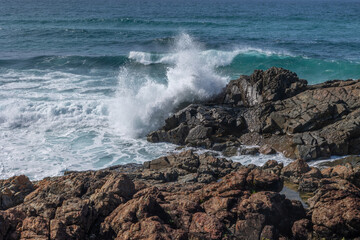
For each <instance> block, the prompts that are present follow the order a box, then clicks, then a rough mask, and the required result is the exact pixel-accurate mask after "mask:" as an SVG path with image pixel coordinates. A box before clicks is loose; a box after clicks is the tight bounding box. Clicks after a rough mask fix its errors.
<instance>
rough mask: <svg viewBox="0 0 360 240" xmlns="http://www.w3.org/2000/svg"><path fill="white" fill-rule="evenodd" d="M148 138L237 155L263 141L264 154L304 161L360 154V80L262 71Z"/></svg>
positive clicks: (188, 110) (234, 83)
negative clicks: (315, 80)
mask: <svg viewBox="0 0 360 240" xmlns="http://www.w3.org/2000/svg"><path fill="white" fill-rule="evenodd" d="M148 141H150V142H171V143H175V144H179V145H186V146H194V147H204V148H207V149H214V150H218V151H225V152H226V153H233V154H236V149H239V148H240V147H241V145H259V146H264V147H263V149H262V150H263V151H264V153H270V152H271V151H274V150H275V151H277V152H281V153H283V154H284V155H285V156H286V157H288V158H292V159H298V158H301V159H304V160H312V159H321V158H329V157H330V156H332V155H338V156H344V155H351V154H357V155H358V154H360V80H357V81H355V80H347V81H340V80H334V81H328V82H325V83H321V84H317V85H307V81H306V80H302V79H299V78H298V77H297V75H296V74H295V73H293V72H290V71H288V70H285V69H282V68H275V67H273V68H270V69H268V70H266V71H262V70H256V71H254V73H253V74H252V75H251V76H245V75H244V76H241V77H240V78H239V79H237V80H233V81H231V82H230V83H229V84H228V85H227V86H226V88H225V90H224V92H223V93H222V94H221V95H220V96H218V97H216V98H215V99H213V100H211V101H209V102H207V103H202V104H191V105H189V106H188V107H186V108H184V109H182V110H180V111H178V112H177V113H175V114H174V115H173V116H171V117H169V118H168V119H166V121H165V125H164V126H163V127H162V128H161V129H160V130H157V131H154V132H151V133H150V134H149V135H148Z"/></svg>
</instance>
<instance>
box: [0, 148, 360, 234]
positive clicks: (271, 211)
mask: <svg viewBox="0 0 360 240" xmlns="http://www.w3.org/2000/svg"><path fill="white" fill-rule="evenodd" d="M339 162H342V163H343V165H336V166H332V167H330V168H324V169H322V170H321V171H320V169H318V168H314V167H309V166H308V165H307V163H306V162H305V161H303V160H297V161H294V162H293V163H291V164H289V165H288V166H285V167H284V166H283V164H279V163H278V162H276V161H275V160H269V161H268V162H266V163H265V164H264V165H263V166H262V167H257V166H255V165H249V166H243V165H241V164H239V163H234V162H232V161H229V160H226V159H224V158H217V157H215V156H213V155H212V154H211V153H204V154H197V153H194V152H193V151H184V152H181V153H178V154H170V155H168V156H165V157H161V158H158V159H155V160H152V161H150V162H146V163H144V165H143V166H141V165H136V164H130V165H124V166H114V167H111V168H108V169H104V170H100V171H86V172H67V173H66V175H65V176H61V177H52V178H46V179H43V180H41V181H39V182H35V183H31V182H30V181H29V180H28V179H27V178H26V177H25V176H19V177H13V178H10V179H8V180H2V181H1V183H2V185H1V186H3V188H2V189H5V187H4V186H6V187H8V188H9V189H11V190H12V195H11V196H12V197H13V198H12V199H13V204H12V205H6V206H5V205H3V210H0V239H60V240H61V239H121V240H126V239H144V240H145V239H146V240H148V239H149V240H152V239H179V240H180V239H190V240H198V239H227V240H230V239H231V240H233V239H250V240H251V239H323V238H325V239H342V238H346V239H355V238H356V237H358V236H359V234H360V232H359V229H360V225H359V224H360V218H359V216H360V205H359V204H360V189H359V187H358V185H357V183H358V179H359V175H358V172H359V171H358V165H357V164H356V163H357V161H354V159H352V160H351V163H350V162H349V161H347V160H339ZM343 167H344V168H343ZM283 179H285V180H286V181H292V182H293V183H296V184H297V186H298V188H299V190H300V191H303V192H311V193H312V197H311V198H309V199H308V200H307V202H308V204H309V208H308V209H304V207H303V205H302V204H301V202H299V201H296V200H289V199H287V198H286V196H285V195H282V194H280V193H279V192H280V190H281V189H282V187H283ZM305 180H306V181H305ZM304 181H305V182H308V183H309V182H312V183H314V182H316V184H314V185H306V184H303V182H304ZM306 186H307V187H306ZM309 186H310V187H309ZM15 196H19V198H16V197H15ZM20 196H21V197H20ZM18 199H20V200H19V201H18Z"/></svg>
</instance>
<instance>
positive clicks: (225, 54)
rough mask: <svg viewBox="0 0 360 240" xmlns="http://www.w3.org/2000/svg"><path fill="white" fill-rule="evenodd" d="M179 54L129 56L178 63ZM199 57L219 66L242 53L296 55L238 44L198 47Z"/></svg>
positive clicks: (143, 61) (142, 60) (144, 61)
mask: <svg viewBox="0 0 360 240" xmlns="http://www.w3.org/2000/svg"><path fill="white" fill-rule="evenodd" d="M179 54H181V52H178V51H175V52H174V51H173V52H170V53H149V52H139V51H131V52H130V53H129V58H130V59H132V60H134V61H136V62H138V63H141V64H144V65H150V64H158V63H162V64H176V63H177V62H178V58H179ZM197 54H198V56H197V58H198V59H200V60H201V61H202V62H203V63H206V64H208V65H210V66H213V67H219V66H227V65H229V64H231V62H232V61H233V59H234V58H235V57H236V56H237V55H240V54H244V55H253V56H256V55H264V56H274V55H276V56H279V57H288V56H292V57H293V56H294V55H293V54H291V53H289V52H288V51H284V50H270V49H261V48H254V47H248V46H241V47H240V46H236V47H233V49H232V50H227V51H226V50H215V49H211V50H201V49H198V52H197Z"/></svg>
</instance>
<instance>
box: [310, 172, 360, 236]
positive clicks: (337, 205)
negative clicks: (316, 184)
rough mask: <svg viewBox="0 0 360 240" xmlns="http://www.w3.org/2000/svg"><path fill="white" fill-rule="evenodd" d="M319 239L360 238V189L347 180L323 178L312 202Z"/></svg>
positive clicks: (311, 208) (313, 220)
mask: <svg viewBox="0 0 360 240" xmlns="http://www.w3.org/2000/svg"><path fill="white" fill-rule="evenodd" d="M308 202H309V204H310V210H311V212H312V223H313V224H314V231H315V233H316V235H317V236H319V237H324V238H343V237H345V238H355V237H358V236H360V189H359V188H357V187H356V186H354V185H353V184H351V183H350V182H348V181H346V180H343V179H323V180H321V182H320V188H319V190H318V191H317V193H316V194H315V196H314V197H312V198H310V199H309V200H308Z"/></svg>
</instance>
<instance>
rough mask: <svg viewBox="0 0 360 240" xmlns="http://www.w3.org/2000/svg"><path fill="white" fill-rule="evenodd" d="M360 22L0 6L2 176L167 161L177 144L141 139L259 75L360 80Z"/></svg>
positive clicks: (173, 9)
mask: <svg viewBox="0 0 360 240" xmlns="http://www.w3.org/2000/svg"><path fill="white" fill-rule="evenodd" d="M359 12H360V1H357V0H356V1H354V0H352V1H347V0H345V1H340V0H337V1H334V0H317V1H310V0H300V1H294V0H266V1H265V0H263V1H262V0H261V1H260V0H255V1H241V0H223V1H220V0H208V1H204V0H192V1H190V0H185V1H179V0H152V1H147V0H132V1H130V0H117V1H115V0H108V1H90V0H77V1H70V0H57V1H48V0H39V1H36V2H34V1H30V0H21V1H20V0H11V1H9V0H0V172H1V175H0V176H1V178H5V177H9V176H12V175H14V174H21V173H24V174H27V175H29V176H30V177H31V178H33V179H39V178H42V177H44V176H51V175H58V174H61V173H62V172H63V171H65V170H82V169H98V168H102V167H107V166H111V165H114V164H121V163H127V162H143V161H145V160H150V159H152V158H155V157H158V156H160V155H163V154H165V153H166V152H168V151H172V150H173V149H174V147H175V146H173V145H170V144H150V143H147V142H146V140H145V139H144V136H145V135H146V133H147V132H149V131H150V130H153V129H156V128H157V127H159V126H161V125H162V123H163V120H164V118H166V117H167V116H169V114H171V112H173V111H174V109H175V108H176V107H177V106H178V105H179V104H181V103H182V102H184V101H186V102H188V101H196V100H203V99H207V98H210V97H211V96H213V95H214V94H217V93H219V92H220V91H221V89H222V88H223V87H224V86H225V85H226V83H227V82H228V81H229V80H230V79H234V78H237V77H238V76H239V75H241V74H250V73H251V72H252V71H253V70H254V69H259V68H260V69H266V68H268V67H271V66H278V67H284V68H287V69H290V70H292V71H295V72H296V73H297V74H298V75H299V76H300V77H301V78H304V79H307V80H308V81H309V82H310V83H319V82H323V81H325V80H330V79H349V78H354V79H358V78H360V14H359ZM240 161H243V162H247V161H250V160H249V158H246V157H245V158H243V159H240ZM251 162H253V159H252V160H251ZM259 162H261V161H260V158H259Z"/></svg>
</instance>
